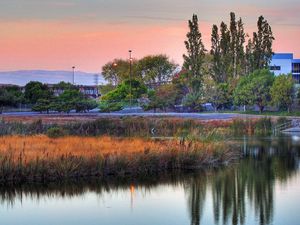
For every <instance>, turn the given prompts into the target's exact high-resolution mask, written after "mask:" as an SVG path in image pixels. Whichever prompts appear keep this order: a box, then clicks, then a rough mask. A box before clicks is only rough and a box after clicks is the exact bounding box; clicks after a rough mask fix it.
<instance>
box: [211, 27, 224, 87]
mask: <svg viewBox="0 0 300 225" xmlns="http://www.w3.org/2000/svg"><path fill="white" fill-rule="evenodd" d="M210 54H211V55H212V57H213V59H212V70H213V71H212V78H213V80H214V81H215V82H217V83H222V82H225V78H224V76H223V75H224V73H223V71H222V61H221V47H220V35H219V29H218V26H217V25H213V27H212V33H211V50H210Z"/></svg>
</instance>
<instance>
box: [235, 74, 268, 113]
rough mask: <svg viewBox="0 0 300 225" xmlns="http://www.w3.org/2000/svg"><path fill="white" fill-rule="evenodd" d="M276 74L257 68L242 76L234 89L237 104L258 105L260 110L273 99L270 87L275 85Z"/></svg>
mask: <svg viewBox="0 0 300 225" xmlns="http://www.w3.org/2000/svg"><path fill="white" fill-rule="evenodd" d="M273 81H274V74H273V73H271V72H270V71H269V70H267V69H262V70H256V71H254V72H253V73H251V74H250V75H248V76H245V77H242V78H241V79H240V81H239V82H238V84H237V87H236V89H235V91H234V94H233V95H234V102H235V104H236V105H255V104H256V105H257V106H258V107H259V110H260V112H262V111H263V110H264V108H265V106H266V105H267V104H268V103H270V101H271V94H270V89H271V87H272V85H273Z"/></svg>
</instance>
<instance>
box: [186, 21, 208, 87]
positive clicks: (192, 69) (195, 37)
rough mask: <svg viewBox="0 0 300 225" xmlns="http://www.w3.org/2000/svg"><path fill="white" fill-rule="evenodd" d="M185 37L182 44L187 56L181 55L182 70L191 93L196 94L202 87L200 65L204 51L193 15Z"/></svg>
mask: <svg viewBox="0 0 300 225" xmlns="http://www.w3.org/2000/svg"><path fill="white" fill-rule="evenodd" d="M186 37H187V40H186V41H185V42H184V43H185V47H186V50H187V54H186V55H183V59H184V63H183V68H184V69H185V70H186V71H187V73H188V77H189V83H190V89H191V92H197V91H200V89H201V87H202V82H203V73H202V65H203V62H204V57H205V51H206V50H205V48H204V44H203V42H202V35H201V33H200V31H199V25H198V17H197V15H193V18H192V20H189V32H188V33H187V35H186Z"/></svg>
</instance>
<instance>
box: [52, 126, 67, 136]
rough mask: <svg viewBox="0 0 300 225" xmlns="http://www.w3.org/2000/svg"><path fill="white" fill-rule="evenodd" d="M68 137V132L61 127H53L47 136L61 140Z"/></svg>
mask: <svg viewBox="0 0 300 225" xmlns="http://www.w3.org/2000/svg"><path fill="white" fill-rule="evenodd" d="M65 135H66V131H65V130H64V129H63V128H61V127H51V128H49V129H48V130H47V136H48V137H50V138H59V137H63V136H65Z"/></svg>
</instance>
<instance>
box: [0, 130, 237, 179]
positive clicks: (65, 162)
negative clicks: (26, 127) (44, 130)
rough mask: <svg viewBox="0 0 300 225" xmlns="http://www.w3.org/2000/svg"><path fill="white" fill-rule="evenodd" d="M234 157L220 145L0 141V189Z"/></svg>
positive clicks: (145, 141)
mask: <svg viewBox="0 0 300 225" xmlns="http://www.w3.org/2000/svg"><path fill="white" fill-rule="evenodd" d="M235 157H236V151H235V150H234V149H232V148H229V147H228V146H227V145H225V144H224V143H218V142H216V143H215V142H214V143H213V142H199V141H184V142H183V141H182V140H181V141H180V140H176V139H171V140H151V139H142V138H115V137H108V136H104V137H72V136H71V137H64V138H57V139H51V138H49V137H47V136H42V135H40V136H5V137H1V138H0V183H7V182H27V181H30V182H35V181H38V182H45V181H49V180H50V181H53V180H61V179H65V178H81V177H89V176H97V177H106V176H109V175H113V176H125V175H130V176H137V175H142V176H144V175H149V174H153V173H154V174H156V173H158V172H162V171H170V170H178V169H179V170H180V169H196V168H202V167H204V166H208V165H210V166H216V165H218V164H221V163H224V162H228V161H231V160H233V159H234V158H235Z"/></svg>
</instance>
